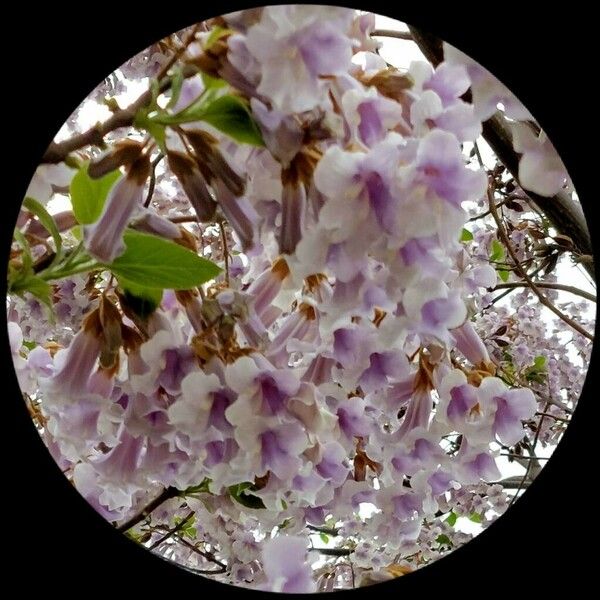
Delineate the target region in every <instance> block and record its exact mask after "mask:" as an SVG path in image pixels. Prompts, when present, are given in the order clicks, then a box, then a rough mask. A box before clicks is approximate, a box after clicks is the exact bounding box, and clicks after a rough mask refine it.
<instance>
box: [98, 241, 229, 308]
mask: <svg viewBox="0 0 600 600" xmlns="http://www.w3.org/2000/svg"><path fill="white" fill-rule="evenodd" d="M123 239H124V241H125V246H126V249H125V252H124V253H123V254H122V255H121V256H119V257H117V258H116V259H115V260H114V261H113V262H112V263H111V264H110V265H106V266H107V268H109V269H110V270H111V271H112V272H113V273H114V274H115V275H116V276H117V277H118V278H119V282H120V283H121V284H122V285H123V286H125V287H126V288H129V289H133V290H135V289H137V290H139V289H140V288H144V289H147V288H158V289H173V290H188V289H191V288H193V287H196V286H198V285H200V284H202V283H205V282H206V281H209V280H211V279H213V278H214V277H216V276H217V275H218V274H219V273H220V272H221V268H220V267H218V266H217V265H215V264H214V263H213V262H211V261H209V260H206V259H205V258H202V257H200V256H198V255H197V254H196V253H194V252H192V251H191V250H187V249H186V248H184V247H183V246H180V245H178V244H176V243H174V242H171V241H169V240H165V239H163V238H160V237H157V236H155V235H150V234H148V233H141V232H139V231H133V230H128V231H126V232H125V235H124V236H123ZM155 297H157V296H155Z"/></svg>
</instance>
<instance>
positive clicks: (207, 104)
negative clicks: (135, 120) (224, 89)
mask: <svg viewBox="0 0 600 600" xmlns="http://www.w3.org/2000/svg"><path fill="white" fill-rule="evenodd" d="M209 92H210V90H209ZM150 119H151V120H152V121H153V122H154V123H160V124H161V125H179V124H181V123H192V122H196V121H204V122H206V123H209V124H210V125H212V126H213V127H214V128H215V129H218V130H219V131H221V132H223V133H224V134H226V135H228V136H229V137H231V138H233V139H234V140H236V141H238V142H242V143H245V144H251V145H253V146H264V145H265V143H264V141H263V139H262V135H261V133H260V129H259V128H258V126H257V125H256V123H255V122H254V119H253V118H252V116H251V114H250V111H249V110H248V107H247V105H246V104H245V102H244V101H243V100H242V99H241V98H239V97H237V96H232V95H231V94H227V95H224V96H220V97H219V98H216V99H214V100H212V101H211V99H210V96H209V97H207V96H205V95H204V94H202V96H200V97H199V98H198V99H197V100H196V101H195V102H193V103H192V104H190V106H188V107H187V108H185V109H183V110H182V111H181V112H178V113H177V114H175V115H168V114H166V113H164V112H163V113H158V114H156V115H154V116H152V117H150ZM146 128H147V127H146Z"/></svg>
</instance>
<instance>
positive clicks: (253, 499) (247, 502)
mask: <svg viewBox="0 0 600 600" xmlns="http://www.w3.org/2000/svg"><path fill="white" fill-rule="evenodd" d="M252 485H253V484H252V483H248V482H245V483H238V484H237V485H232V486H230V487H228V488H227V489H228V491H229V495H230V496H231V498H232V499H233V500H235V501H236V502H238V503H239V504H241V505H242V506H245V507H246V508H254V509H260V508H266V507H265V505H264V502H263V501H262V500H261V499H260V498H259V497H258V496H253V495H252V494H247V493H246V492H245V491H244V490H247V489H248V488H250V487H252Z"/></svg>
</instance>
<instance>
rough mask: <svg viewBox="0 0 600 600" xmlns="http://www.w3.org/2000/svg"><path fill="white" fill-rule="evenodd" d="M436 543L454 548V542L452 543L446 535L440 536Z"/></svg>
mask: <svg viewBox="0 0 600 600" xmlns="http://www.w3.org/2000/svg"><path fill="white" fill-rule="evenodd" d="M435 541H436V542H437V543H438V544H439V545H440V546H452V542H451V541H450V538H449V537H448V536H447V535H446V534H445V533H442V534H440V535H438V536H437V538H435Z"/></svg>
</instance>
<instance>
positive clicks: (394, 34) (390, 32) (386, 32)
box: [371, 29, 413, 42]
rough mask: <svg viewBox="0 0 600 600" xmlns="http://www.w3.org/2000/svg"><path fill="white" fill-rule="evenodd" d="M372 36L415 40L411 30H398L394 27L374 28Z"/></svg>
mask: <svg viewBox="0 0 600 600" xmlns="http://www.w3.org/2000/svg"><path fill="white" fill-rule="evenodd" d="M371 37H388V38H396V39H398V40H407V41H411V42H412V41H413V36H412V34H411V33H410V31H396V30H394V29H374V30H373V31H372V32H371Z"/></svg>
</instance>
